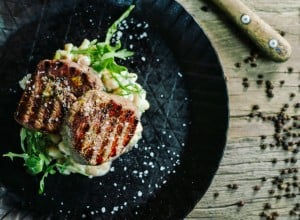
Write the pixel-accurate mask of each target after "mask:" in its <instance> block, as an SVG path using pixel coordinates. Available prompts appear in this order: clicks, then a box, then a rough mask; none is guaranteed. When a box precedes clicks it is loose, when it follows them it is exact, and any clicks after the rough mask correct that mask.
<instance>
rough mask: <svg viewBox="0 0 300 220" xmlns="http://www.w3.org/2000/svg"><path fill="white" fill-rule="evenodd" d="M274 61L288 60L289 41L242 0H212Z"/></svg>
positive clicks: (289, 52)
mask: <svg viewBox="0 0 300 220" xmlns="http://www.w3.org/2000/svg"><path fill="white" fill-rule="evenodd" d="M211 1H212V2H213V3H214V4H215V5H216V6H217V7H218V8H220V9H221V10H222V11H224V12H225V14H226V15H227V16H228V17H229V18H230V19H231V20H232V21H233V22H234V23H235V24H236V25H237V26H238V27H239V28H241V29H242V30H243V31H244V32H245V33H246V34H247V35H248V36H249V38H250V39H251V40H252V41H253V42H254V43H255V44H256V45H257V46H258V47H259V48H260V49H261V50H262V51H263V52H265V54H266V55H267V56H268V57H270V58H271V59H272V60H274V61H278V62H283V61H286V60H287V59H288V58H289V57H290V56H291V53H292V49H291V46H290V44H289V42H288V41H287V40H286V39H284V38H283V37H282V36H281V35H280V34H279V33H278V32H277V31H276V30H274V29H273V28H272V27H271V26H270V25H269V24H267V23H266V22H265V21H263V20H262V19H261V18H260V17H259V16H258V15H256V14H255V13H254V12H253V11H252V10H250V9H249V8H248V7H247V6H246V5H245V4H244V3H242V2H241V1H240V0H211Z"/></svg>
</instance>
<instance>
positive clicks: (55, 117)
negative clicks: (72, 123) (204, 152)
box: [45, 99, 63, 131]
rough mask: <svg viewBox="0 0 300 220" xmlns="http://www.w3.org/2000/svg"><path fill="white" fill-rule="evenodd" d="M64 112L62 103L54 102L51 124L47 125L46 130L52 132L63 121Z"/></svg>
mask: <svg viewBox="0 0 300 220" xmlns="http://www.w3.org/2000/svg"><path fill="white" fill-rule="evenodd" d="M62 114H63V112H62V111H61V103H60V102H59V101H58V100H57V99H55V100H54V101H53V108H52V110H51V115H50V119H49V120H51V123H47V124H46V128H45V129H46V130H49V131H52V130H53V129H54V128H55V127H57V125H58V123H59V121H60V120H61V116H62Z"/></svg>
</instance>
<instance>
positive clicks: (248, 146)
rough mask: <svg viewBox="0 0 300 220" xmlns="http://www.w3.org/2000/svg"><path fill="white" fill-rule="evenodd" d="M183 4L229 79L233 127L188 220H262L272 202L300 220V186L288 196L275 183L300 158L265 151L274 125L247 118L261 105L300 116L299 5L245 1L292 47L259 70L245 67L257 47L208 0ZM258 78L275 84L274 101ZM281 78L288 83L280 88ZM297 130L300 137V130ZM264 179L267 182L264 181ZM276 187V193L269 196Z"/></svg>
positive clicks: (292, 0) (260, 63)
mask: <svg viewBox="0 0 300 220" xmlns="http://www.w3.org/2000/svg"><path fill="white" fill-rule="evenodd" d="M178 2H179V3H181V4H182V5H183V6H184V8H185V9H186V10H187V11H188V12H189V13H191V14H192V16H193V17H194V18H195V20H196V21H197V22H198V23H199V24H200V25H201V27H202V28H203V30H204V31H205V33H206V34H207V36H208V37H209V38H210V40H211V42H212V44H213V46H214V47H215V49H216V51H217V53H218V55H219V58H220V61H221V63H222V66H223V69H224V73H225V74H226V77H227V86H228V92H229V98H230V103H229V104H230V127H229V131H228V144H227V147H226V150H225V152H224V158H223V160H222V162H221V166H220V168H219V170H218V172H217V174H216V176H215V178H214V180H213V182H212V184H211V186H210V188H209V190H208V191H207V193H206V195H205V196H204V197H203V198H202V200H201V201H200V202H199V203H198V204H197V205H196V207H195V208H194V210H193V211H192V212H191V213H190V214H189V216H188V217H187V218H186V219H259V214H260V213H261V212H262V211H263V206H264V205H265V203H271V204H272V209H271V210H267V212H268V213H270V212H274V211H278V213H279V215H280V216H279V219H299V216H298V215H299V214H300V212H299V211H297V215H295V216H291V215H290V211H291V210H292V209H293V207H294V206H295V203H297V202H299V201H300V195H299V193H300V190H299V188H296V187H294V188H291V189H292V190H291V192H285V191H284V190H283V191H282V190H279V189H277V186H275V185H273V184H272V181H273V180H274V178H275V177H276V176H279V175H280V172H281V171H282V170H283V169H288V168H300V156H299V154H293V153H291V152H287V151H285V150H283V149H282V148H276V147H274V148H267V149H265V150H262V149H261V148H260V145H261V138H260V136H261V135H262V134H263V135H266V140H264V142H265V143H267V144H268V143H271V142H273V141H274V140H273V134H274V125H273V124H272V123H271V122H264V121H262V120H261V119H251V118H249V117H248V115H249V113H250V112H251V108H252V106H253V105H254V104H257V105H259V106H260V111H261V112H262V113H263V114H265V115H274V114H276V113H277V112H278V111H279V110H280V108H281V107H282V106H283V104H285V103H288V104H289V106H290V107H289V109H288V111H287V113H288V114H289V115H300V112H299V111H295V109H294V108H293V107H292V106H293V105H294V104H295V103H297V102H299V100H300V98H299V96H300V94H299V84H300V62H299V61H300V1H298V0H286V1H282V0H272V1H269V0H249V1H246V0H243V2H244V3H246V4H247V5H248V6H249V7H250V8H251V9H252V10H253V11H255V12H256V13H257V14H258V15H259V16H261V17H262V18H263V19H264V20H265V21H267V22H268V23H269V24H271V25H272V26H273V27H274V28H275V29H277V30H282V31H284V32H285V33H286V34H285V37H286V39H287V40H288V41H289V42H290V43H291V45H292V48H293V54H292V56H291V58H290V59H289V60H288V61H287V62H285V63H275V62H272V61H270V60H267V59H266V58H264V57H263V56H261V57H259V58H258V59H257V61H256V63H257V67H255V68H254V67H251V66H250V65H249V64H246V63H244V59H245V58H247V57H249V54H250V51H251V48H252V47H253V46H252V44H251V43H249V40H247V39H245V36H244V35H243V34H241V33H240V32H239V31H238V30H237V29H236V28H235V27H234V26H233V25H232V24H231V23H230V22H229V21H228V19H226V18H225V17H224V15H222V14H220V13H219V11H218V10H216V9H215V7H213V6H212V5H211V4H210V3H209V1H205V0H178ZM203 6H207V7H208V11H207V12H205V11H203V10H201V7H203ZM237 62H240V63H241V67H240V68H237V67H235V63H237ZM289 67H293V72H292V73H288V68H289ZM258 74H262V75H263V76H264V78H263V79H264V80H270V81H271V82H272V83H273V85H274V87H275V88H274V90H273V92H274V98H272V99H268V98H267V97H266V93H265V86H264V85H262V86H258V85H257V84H256V81H257V75H258ZM245 77H246V78H248V81H249V83H250V87H249V88H248V89H245V88H244V87H243V86H242V81H243V78H245ZM282 80H284V81H285V83H284V85H283V86H280V81H282ZM291 93H295V95H296V96H295V97H294V98H293V99H291V98H289V96H290V94H291ZM293 132H298V133H299V130H293ZM298 140H299V138H298ZM293 157H294V158H295V159H297V162H296V163H291V162H288V163H286V162H285V160H286V159H287V158H288V159H290V158H293ZM274 158H277V163H272V160H273V159H274ZM293 176H296V177H298V179H299V180H298V182H299V181H300V176H299V173H292V174H287V175H285V176H284V177H285V178H284V181H285V182H290V183H293V182H297V181H295V180H293ZM262 177H266V179H267V180H266V181H265V182H262V181H261V178H262ZM232 183H235V184H237V185H238V189H236V190H232V189H228V187H227V185H228V184H232ZM256 185H258V186H260V187H261V189H260V190H259V191H255V190H253V187H254V186H256ZM272 189H274V194H270V193H269V190H272ZM216 192H218V193H219V196H218V197H217V198H215V197H214V194H215V193H216ZM271 192H272V191H271ZM289 193H295V195H296V197H295V198H286V197H284V196H286V195H287V194H289ZM277 195H283V198H282V199H276V198H275V197H276V196H277ZM240 200H243V201H244V202H245V205H244V206H243V207H238V206H237V205H236V203H237V202H239V201H240Z"/></svg>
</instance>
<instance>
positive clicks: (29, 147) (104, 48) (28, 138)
mask: <svg viewBox="0 0 300 220" xmlns="http://www.w3.org/2000/svg"><path fill="white" fill-rule="evenodd" d="M133 8H134V5H132V6H130V7H129V8H128V9H127V10H126V11H125V12H124V13H123V14H122V15H121V17H120V18H119V19H117V20H116V21H115V22H114V23H113V24H112V25H111V26H110V27H109V29H108V31H107V34H106V38H105V41H104V42H98V41H97V40H93V41H92V42H90V44H89V45H88V48H87V49H74V50H71V51H70V52H71V53H72V54H74V55H76V54H78V55H79V54H82V55H85V56H88V57H89V58H90V60H91V66H92V68H93V69H94V70H96V71H97V72H98V73H101V72H102V71H109V72H110V74H111V77H112V78H113V79H115V80H116V82H117V83H118V84H119V86H120V88H121V89H122V90H123V93H122V94H120V95H128V94H130V93H140V92H141V91H142V88H141V87H140V86H138V85H137V84H136V83H128V84H125V85H124V84H122V82H121V80H120V79H122V78H126V77H128V75H129V73H128V70H127V68H126V67H125V66H122V65H119V64H117V63H116V61H115V58H119V59H126V58H127V57H130V56H132V55H133V52H131V51H128V50H126V49H121V47H122V45H121V41H120V39H116V42H115V43H114V45H112V38H113V37H114V35H115V33H116V32H117V30H118V26H119V24H120V23H121V22H122V21H123V20H124V19H125V18H127V17H128V16H129V14H130V12H131V11H132V10H133ZM60 57H61V55H60V54H56V56H55V59H60ZM124 73H126V74H125V75H124ZM20 139H21V149H22V151H23V152H22V153H19V154H18V153H12V152H9V153H7V154H4V155H3V156H4V157H9V158H10V159H11V160H13V159H14V158H22V159H23V160H24V166H25V167H26V169H27V171H28V172H29V173H30V174H32V175H39V174H40V175H42V177H41V180H40V184H39V194H42V193H43V192H44V188H45V179H46V177H47V176H48V175H49V174H50V175H53V174H55V173H57V172H59V173H60V174H66V173H68V172H72V173H79V174H82V175H87V174H85V173H84V172H82V171H81V170H80V169H79V168H76V167H74V165H73V164H72V162H71V160H70V156H66V155H64V157H63V158H54V157H52V156H50V155H49V154H48V152H47V148H49V147H50V146H51V145H53V143H52V142H51V140H50V138H49V135H47V134H44V133H41V132H38V131H32V130H29V129H27V128H22V129H21V131H20ZM66 171H67V172H66Z"/></svg>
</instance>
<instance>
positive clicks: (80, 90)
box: [15, 60, 102, 133]
mask: <svg viewBox="0 0 300 220" xmlns="http://www.w3.org/2000/svg"><path fill="white" fill-rule="evenodd" d="M101 88H102V82H101V80H100V79H99V78H98V76H96V75H95V74H94V73H92V70H91V69H90V68H87V67H83V66H80V65H78V64H77V63H74V62H71V61H67V60H43V61H41V62H40V63H39V64H38V65H37V69H36V72H35V74H34V75H33V76H32V78H31V80H30V81H29V82H28V84H27V85H26V89H25V91H24V92H23V95H22V97H21V100H20V102H19V104H18V107H17V110H16V113H15V119H16V120H17V122H19V123H20V124H21V125H23V126H25V127H27V128H30V129H33V130H38V131H43V132H48V133H58V131H59V130H60V128H61V125H62V122H63V119H64V116H65V114H66V112H67V111H68V110H69V108H70V106H71V105H72V103H73V102H75V101H76V100H77V98H78V97H80V96H82V95H83V94H84V93H85V92H87V91H88V90H91V89H101Z"/></svg>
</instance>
